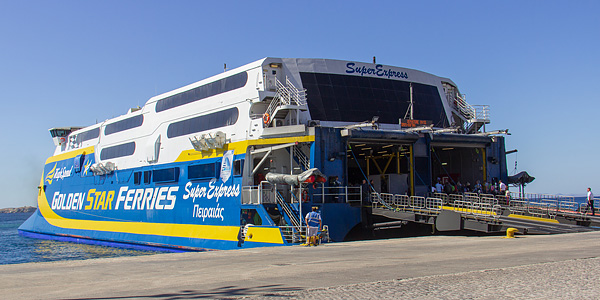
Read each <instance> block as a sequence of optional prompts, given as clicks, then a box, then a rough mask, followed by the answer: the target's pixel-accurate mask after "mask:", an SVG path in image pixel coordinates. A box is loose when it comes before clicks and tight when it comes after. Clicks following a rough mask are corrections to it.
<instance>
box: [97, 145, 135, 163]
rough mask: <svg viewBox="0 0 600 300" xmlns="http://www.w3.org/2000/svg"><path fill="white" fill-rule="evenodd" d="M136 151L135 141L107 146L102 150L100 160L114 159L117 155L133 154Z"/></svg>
mask: <svg viewBox="0 0 600 300" xmlns="http://www.w3.org/2000/svg"><path fill="white" fill-rule="evenodd" d="M134 152H135V142H129V143H125V144H121V145H116V146H111V147H106V148H104V149H102V151H100V160H106V159H112V158H117V157H123V156H129V155H133V153H134Z"/></svg>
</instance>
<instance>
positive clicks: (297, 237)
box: [278, 226, 306, 244]
mask: <svg viewBox="0 0 600 300" xmlns="http://www.w3.org/2000/svg"><path fill="white" fill-rule="evenodd" d="M278 227H279V229H280V230H281V234H282V235H283V238H285V240H286V241H287V242H288V243H293V244H297V243H302V242H304V241H306V226H302V227H300V230H298V227H296V226H278Z"/></svg>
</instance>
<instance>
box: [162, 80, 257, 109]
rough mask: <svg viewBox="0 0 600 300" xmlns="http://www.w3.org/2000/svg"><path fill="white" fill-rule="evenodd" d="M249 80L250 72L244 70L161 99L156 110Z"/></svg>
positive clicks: (233, 87)
mask: <svg viewBox="0 0 600 300" xmlns="http://www.w3.org/2000/svg"><path fill="white" fill-rule="evenodd" d="M247 81H248V74H247V73H246V72H242V73H238V74H235V75H232V76H229V77H226V78H223V79H221V80H217V81H214V82H211V83H208V84H205V85H202V86H199V87H197V88H194V89H191V90H189V91H185V92H182V93H179V94H176V95H173V96H170V97H167V98H163V99H160V100H158V101H157V102H156V112H157V113H158V112H161V111H165V110H167V109H171V108H174V107H178V106H181V105H184V104H188V103H192V102H195V101H198V100H202V99H204V98H208V97H212V96H215V95H218V94H221V93H225V92H229V91H232V90H235V89H239V88H241V87H243V86H245V85H246V82H247Z"/></svg>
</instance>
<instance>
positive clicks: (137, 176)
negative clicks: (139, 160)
mask: <svg viewBox="0 0 600 300" xmlns="http://www.w3.org/2000/svg"><path fill="white" fill-rule="evenodd" d="M141 183H142V172H135V173H133V184H135V185H140V184H141Z"/></svg>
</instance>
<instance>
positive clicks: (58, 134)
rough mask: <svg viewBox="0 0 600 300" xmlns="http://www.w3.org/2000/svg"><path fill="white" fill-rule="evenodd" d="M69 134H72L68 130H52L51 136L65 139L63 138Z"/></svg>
mask: <svg viewBox="0 0 600 300" xmlns="http://www.w3.org/2000/svg"><path fill="white" fill-rule="evenodd" d="M69 133H71V130H67V129H51V130H50V135H51V136H52V137H63V136H67V135H69Z"/></svg>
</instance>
